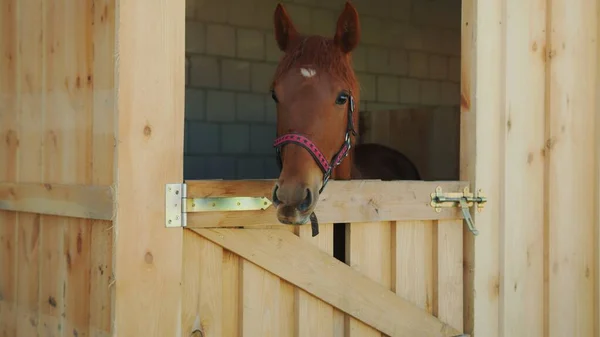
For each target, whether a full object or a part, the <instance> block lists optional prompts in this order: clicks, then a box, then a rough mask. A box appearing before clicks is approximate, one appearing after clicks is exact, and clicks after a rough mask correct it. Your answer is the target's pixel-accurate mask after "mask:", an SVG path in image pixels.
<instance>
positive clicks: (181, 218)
mask: <svg viewBox="0 0 600 337" xmlns="http://www.w3.org/2000/svg"><path fill="white" fill-rule="evenodd" d="M272 204H273V203H272V202H271V200H269V199H268V198H265V197H206V198H188V197H187V188H186V185H185V184H167V185H166V190H165V226H166V227H186V226H187V213H194V212H230V211H258V210H266V209H267V208H269V207H270V206H271V205H272Z"/></svg>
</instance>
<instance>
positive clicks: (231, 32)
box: [184, 0, 461, 261]
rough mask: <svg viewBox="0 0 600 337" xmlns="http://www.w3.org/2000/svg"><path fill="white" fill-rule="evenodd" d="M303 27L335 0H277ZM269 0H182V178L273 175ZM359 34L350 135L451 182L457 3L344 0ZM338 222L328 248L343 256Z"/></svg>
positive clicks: (313, 26)
mask: <svg viewBox="0 0 600 337" xmlns="http://www.w3.org/2000/svg"><path fill="white" fill-rule="evenodd" d="M281 2H282V3H283V4H284V5H285V8H286V10H287V11H288V12H289V14H290V15H291V17H292V20H293V21H294V23H295V25H296V27H297V28H298V29H299V30H300V31H301V32H303V33H315V34H322V35H333V34H334V31H335V30H334V27H335V24H336V19H337V16H338V15H339V13H340V11H341V9H342V8H343V5H344V2H345V1H342V0H330V1H323V2H319V1H316V0H303V1H298V0H294V1H291V0H284V1H281ZM277 3H278V1H276V0H187V3H186V64H185V66H186V92H185V135H184V137H185V146H184V178H185V179H186V180H204V179H224V180H238V179H244V180H247V179H274V178H276V177H277V176H278V174H279V170H278V167H277V163H276V159H275V151H274V149H273V147H272V141H273V139H274V137H275V105H274V102H273V100H272V98H271V95H270V93H269V82H270V80H271V77H272V75H273V73H274V70H275V67H276V65H277V62H278V60H279V57H280V56H281V52H280V51H279V49H278V48H277V46H276V42H275V38H274V35H273V11H274V9H275V6H276V4H277ZM352 3H353V4H354V5H355V7H356V8H357V10H358V12H359V16H360V21H361V29H362V37H361V42H360V44H359V46H358V48H357V49H356V50H355V51H354V52H353V63H354V68H355V71H356V72H357V75H358V78H359V81H360V85H361V107H360V114H361V117H362V121H363V123H361V137H360V139H359V142H362V143H377V144H382V145H385V146H388V147H391V148H393V149H395V150H397V151H400V152H401V153H403V154H404V155H405V156H406V157H408V158H409V159H410V160H411V161H412V162H413V163H414V164H415V166H416V167H417V169H418V170H419V173H420V176H421V178H422V180H459V149H460V144H459V139H460V75H461V74H460V73H461V71H460V51H461V45H460V44H461V1H460V0H429V1H423V0H354V1H352ZM344 228H345V226H343V224H339V225H336V227H335V233H334V236H335V239H334V256H335V257H336V258H338V259H339V260H342V261H345V257H344V250H345V248H344V239H343V238H344Z"/></svg>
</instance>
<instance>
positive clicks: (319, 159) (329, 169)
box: [273, 95, 356, 193]
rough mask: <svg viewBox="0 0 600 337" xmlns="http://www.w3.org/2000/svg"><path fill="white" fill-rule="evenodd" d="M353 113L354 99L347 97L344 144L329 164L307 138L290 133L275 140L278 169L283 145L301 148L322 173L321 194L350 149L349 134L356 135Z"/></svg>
mask: <svg viewBox="0 0 600 337" xmlns="http://www.w3.org/2000/svg"><path fill="white" fill-rule="evenodd" d="M353 113H354V97H353V96H352V95H349V100H348V116H347V118H348V120H347V123H346V134H345V137H344V143H342V145H341V147H340V149H339V151H338V152H337V153H336V154H335V155H334V156H333V158H332V160H331V162H329V161H328V160H327V158H325V155H324V154H323V152H321V150H319V148H318V147H317V146H316V145H315V143H313V142H312V141H311V140H310V139H309V138H308V137H306V136H305V135H303V134H301V133H298V132H291V133H287V134H284V135H282V136H280V137H278V138H277V139H275V142H274V143H273V147H274V148H275V151H276V153H277V163H278V165H279V169H280V170H281V169H282V167H283V162H282V159H281V148H283V146H284V145H286V144H290V143H293V144H296V145H300V146H302V147H303V148H304V149H306V150H307V151H308V153H310V155H311V156H312V157H313V159H314V160H315V162H316V163H317V165H318V166H319V168H320V169H321V171H322V172H323V186H321V189H320V190H319V193H321V192H322V191H323V189H324V188H325V185H327V182H328V181H329V178H330V177H331V174H332V173H333V169H335V168H336V167H337V166H338V165H340V164H341V163H342V161H343V160H344V158H346V157H347V156H348V153H349V151H350V148H351V147H352V143H351V139H350V134H353V135H356V130H355V129H354V122H353Z"/></svg>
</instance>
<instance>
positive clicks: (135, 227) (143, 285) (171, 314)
mask: <svg viewBox="0 0 600 337" xmlns="http://www.w3.org/2000/svg"><path fill="white" fill-rule="evenodd" d="M117 10H118V14H117V16H116V17H117V18H119V20H118V22H117V27H116V36H117V41H118V42H117V43H118V44H117V53H116V54H117V71H116V74H117V75H116V76H117V79H116V88H117V100H118V101H117V109H118V111H117V114H118V115H117V121H118V122H117V126H116V127H117V131H116V134H117V148H116V156H117V163H116V174H115V179H116V182H115V188H116V203H117V207H116V219H115V220H116V221H115V226H116V232H115V256H114V260H115V287H116V290H115V291H116V299H115V304H114V305H115V312H114V322H113V324H114V336H147V337H149V336H156V337H159V336H160V337H162V336H180V335H181V330H180V329H181V323H180V322H181V272H182V270H181V268H182V244H183V242H182V241H183V239H182V229H181V228H169V229H167V228H165V224H164V193H165V192H164V189H165V184H167V183H178V182H183V125H184V82H185V79H184V38H185V31H184V24H185V1H184V0H169V1H167V0H129V1H120V2H119V4H118V5H117ZM107 71H110V70H107Z"/></svg>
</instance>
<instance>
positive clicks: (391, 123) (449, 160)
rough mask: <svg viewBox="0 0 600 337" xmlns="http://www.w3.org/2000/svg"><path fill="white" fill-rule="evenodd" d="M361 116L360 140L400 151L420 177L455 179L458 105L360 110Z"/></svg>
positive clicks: (457, 156) (458, 149) (457, 145)
mask: <svg viewBox="0 0 600 337" xmlns="http://www.w3.org/2000/svg"><path fill="white" fill-rule="evenodd" d="M360 117H361V120H362V123H361V129H360V130H359V132H360V134H361V138H360V142H362V143H377V144H382V145H386V146H389V147H391V148H393V149H395V150H397V151H400V152H401V153H402V154H404V155H405V156H407V157H408V158H409V159H410V160H411V161H412V162H413V163H414V164H415V165H416V166H417V169H418V170H419V173H420V175H421V178H422V179H423V180H430V181H432V180H458V177H459V159H460V158H459V151H460V111H459V109H458V106H457V107H420V108H406V109H397V110H377V111H361V112H360ZM363 123H364V124H363Z"/></svg>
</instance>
